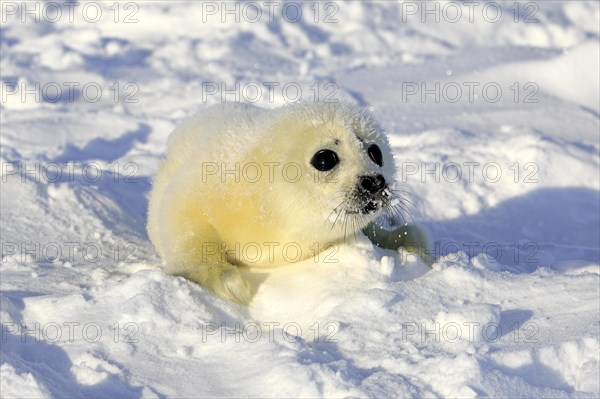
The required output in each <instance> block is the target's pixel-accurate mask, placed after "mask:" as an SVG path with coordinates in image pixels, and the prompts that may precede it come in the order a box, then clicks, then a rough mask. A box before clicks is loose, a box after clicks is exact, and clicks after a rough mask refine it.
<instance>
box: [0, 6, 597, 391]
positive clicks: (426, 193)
mask: <svg viewBox="0 0 600 399" xmlns="http://www.w3.org/2000/svg"><path fill="white" fill-rule="evenodd" d="M24 4H25V3H22V2H2V27H1V29H2V32H1V35H0V46H1V47H0V48H1V51H2V54H1V58H0V69H1V71H2V74H1V80H2V102H1V119H2V125H1V133H2V134H1V144H2V147H1V158H2V159H1V162H2V196H1V201H2V202H1V212H2V215H1V221H2V230H1V241H2V263H1V265H0V271H1V283H0V306H1V307H0V316H1V320H2V341H1V366H0V373H1V383H0V396H2V397H7V398H9V397H207V396H209V397H214V396H250V397H266V396H272V397H285V396H288V397H365V396H370V397H391V396H395V397H475V396H492V397H598V396H599V395H600V383H599V380H600V378H599V375H600V370H599V364H600V343H599V342H600V341H599V335H600V333H599V328H600V294H599V287H600V286H599V273H600V194H599V193H600V176H599V174H600V172H599V163H600V159H599V147H600V143H599V138H600V126H599V117H600V106H599V101H600V100H599V94H598V93H599V92H600V85H599V75H598V71H599V70H600V66H599V48H600V47H599V30H600V5H599V3H598V2H596V1H544V2H541V1H539V2H537V3H536V2H526V1H522V2H520V6H519V7H518V8H516V7H515V5H514V4H515V2H513V1H510V2H502V3H491V6H488V8H487V10H488V12H489V14H488V17H487V18H484V17H483V16H482V15H483V14H482V12H483V9H484V7H485V6H486V5H487V4H490V3H484V2H479V3H477V4H478V5H477V4H475V5H473V4H474V3H473V2H471V3H469V2H465V3H462V2H439V3H437V4H438V6H439V7H440V8H439V12H438V13H437V16H438V18H439V22H436V20H435V18H436V17H435V13H436V11H435V9H434V15H429V16H427V15H424V14H422V12H423V7H425V5H424V3H422V2H407V1H405V2H384V1H373V2H358V1H353V2H343V3H342V2H339V3H327V2H322V3H318V4H316V5H315V3H311V2H305V3H304V4H303V14H302V15H303V18H302V19H300V20H298V21H295V19H296V16H295V15H292V14H293V13H294V11H295V8H294V7H293V6H289V5H288V3H279V2H276V4H275V6H273V7H274V9H273V10H274V12H273V15H274V17H273V20H272V21H270V20H269V18H268V15H267V14H268V10H269V8H268V6H265V5H261V4H263V3H261V2H258V3H256V4H259V6H260V7H261V8H262V12H263V15H262V18H261V19H260V21H259V22H251V21H248V20H249V19H254V18H255V17H256V15H254V14H252V10H249V9H248V8H246V12H248V13H249V14H247V15H242V17H243V16H246V18H245V19H246V20H244V18H240V22H239V23H236V22H235V21H233V18H234V16H231V15H230V16H229V17H228V18H229V19H228V22H227V21H226V22H225V23H223V22H221V18H222V17H223V16H224V14H223V13H222V9H223V8H224V7H226V6H225V3H222V2H204V3H192V2H187V1H186V2H176V1H173V2H171V1H169V2H167V1H152V2H150V1H145V2H129V3H125V2H122V3H117V6H116V7H115V5H114V3H112V2H106V3H92V6H91V7H94V5H95V7H101V9H102V16H101V18H100V20H99V21H98V22H93V18H92V17H93V16H94V15H95V14H94V10H92V9H87V11H86V12H87V13H89V14H86V16H87V17H88V20H86V19H85V18H83V17H82V10H83V8H84V7H85V4H88V3H82V4H80V5H79V6H73V7H75V8H73V10H74V14H73V20H72V21H70V18H69V11H68V5H69V4H70V3H60V2H59V3H53V4H63V5H62V6H61V7H63V9H62V16H60V17H58V20H57V21H56V22H52V21H50V20H55V19H57V17H56V14H55V12H56V10H55V9H52V6H49V4H50V3H47V4H46V3H36V2H27V6H28V7H30V8H29V9H30V10H33V11H32V12H33V14H31V13H30V14H24V13H22V11H23V10H22V9H21V7H23V5H24ZM35 4H37V6H38V7H39V9H37V11H36V8H35V7H36V5H35ZM228 4H229V5H228V7H235V5H234V4H233V3H228ZM242 4H243V3H242ZM428 4H429V7H434V6H435V3H431V2H430V3H428ZM208 6H212V7H213V8H207V7H208ZM110 7H112V8H110ZM214 7H216V9H217V11H216V14H215V15H212V13H213V11H214V10H215V8H214ZM311 7H312V8H311ZM415 7H416V9H417V14H416V15H413V14H412V11H414V10H415ZM444 7H445V8H444ZM448 7H450V8H448ZM469 7H472V10H473V12H472V14H470V13H469ZM499 7H500V8H501V10H502V11H503V16H502V18H500V19H499V20H498V21H493V20H492V17H493V16H494V11H495V10H497V9H498V8H499ZM54 8H56V6H54ZM88 8H89V7H88ZM457 8H459V9H460V10H462V17H461V18H459V20H458V21H456V22H450V21H449V19H453V18H454V17H455V14H450V13H451V12H452V10H456V9H457ZM492 8H493V9H492ZM116 9H118V10H119V15H118V18H116V15H115V12H116ZM315 9H318V10H319V11H320V13H319V15H318V17H317V18H316V19H317V21H316V22H315V14H314V10H315ZM432 9H433V8H432ZM241 10H242V8H241V6H240V13H241ZM444 10H445V11H444ZM516 10H518V13H517V16H518V17H519V18H517V19H518V22H515V19H514V15H515V13H516V12H517V11H516ZM444 12H446V14H442V13H444ZM36 13H37V15H38V16H40V18H39V21H35V20H34V18H35V15H36ZM532 13H533V16H532ZM471 15H472V17H473V18H472V19H471V18H469V17H470V16H471ZM90 16H91V17H90ZM422 18H424V19H425V22H423V21H422V20H421V19H422ZM532 18H533V19H535V20H532ZM126 19H127V20H128V21H129V22H132V21H133V20H135V19H137V22H133V23H125V20H126ZM332 19H336V20H337V22H335V21H333V22H332ZM524 19H528V20H529V22H530V23H525V21H524ZM23 20H24V21H25V22H22V21H23ZM115 20H117V22H115ZM53 82H54V83H53ZM69 82H72V83H69ZM115 82H116V86H115ZM203 82H204V86H203ZM206 82H212V83H214V84H215V85H216V86H215V87H220V86H219V85H221V83H223V84H225V85H226V87H225V88H228V89H231V88H234V84H235V82H239V83H240V85H241V87H243V88H246V89H248V88H249V89H251V88H252V87H254V88H255V87H256V85H252V84H251V82H258V86H259V87H262V88H263V93H262V96H260V97H259V100H258V101H257V104H258V105H261V106H265V107H274V106H279V105H282V104H285V103H286V99H289V98H290V96H293V92H290V93H288V94H289V95H288V94H286V93H283V92H282V90H281V88H282V87H283V86H284V85H286V84H290V83H293V84H295V83H297V84H298V85H300V87H301V88H302V95H303V98H304V99H305V100H307V101H312V100H314V94H315V88H319V90H320V92H319V98H320V99H323V97H325V96H327V95H333V97H332V98H334V99H339V100H350V101H354V102H357V103H358V104H360V105H362V106H365V107H370V108H371V109H372V111H373V112H374V113H375V115H376V116H377V118H378V119H379V120H380V121H381V122H382V124H383V126H384V127H385V129H386V131H387V132H388V134H389V136H390V140H391V143H392V145H393V149H394V151H395V156H396V157H397V161H398V165H399V170H398V180H399V182H400V185H399V188H402V189H404V190H408V191H410V193H412V194H411V195H410V198H411V200H412V202H414V204H415V207H416V209H415V207H412V208H411V209H412V212H411V214H412V216H413V217H414V218H415V219H417V220H418V221H419V222H420V223H422V224H424V225H425V226H427V228H428V229H429V230H430V231H431V234H432V237H433V239H434V240H435V242H436V249H437V255H438V256H440V259H439V261H438V262H437V263H436V264H435V265H434V267H433V269H429V268H428V267H427V266H426V265H424V264H423V263H422V262H421V261H420V260H419V259H416V258H415V257H414V256H412V255H409V254H405V253H403V252H402V251H399V252H392V251H384V250H381V249H378V248H374V247H373V246H372V245H371V244H370V243H369V242H368V241H367V240H366V238H365V237H363V236H360V235H359V236H358V237H357V239H356V240H350V241H349V242H347V243H345V244H344V245H342V246H340V247H339V248H334V249H330V250H329V252H327V251H326V252H325V253H323V254H321V256H320V257H319V259H318V261H315V260H308V261H305V262H302V263H299V264H296V265H294V266H290V267H287V268H282V269H276V270H274V271H273V272H272V273H270V274H255V275H253V277H252V278H253V279H255V280H256V283H260V286H259V287H260V288H259V292H258V294H257V296H256V298H255V300H254V301H253V302H252V303H251V305H250V306H249V307H247V308H242V307H239V306H237V305H234V304H231V303H228V302H226V301H224V300H221V299H219V298H215V297H214V296H212V295H211V294H210V293H208V292H207V291H206V290H204V289H203V288H202V287H199V286H197V285H195V284H193V283H190V282H188V281H185V280H183V279H182V278H176V277H172V276H168V275H165V274H164V273H163V272H162V271H161V270H160V269H159V268H158V267H157V265H158V264H159V259H157V257H156V255H155V254H154V251H153V249H152V247H151V245H150V243H149V242H148V239H147V237H146V233H145V213H146V207H147V195H148V190H149V187H150V181H151V177H152V176H153V174H154V173H155V171H156V168H157V165H158V163H159V161H160V159H161V157H163V156H164V151H165V142H166V139H167V137H168V135H169V133H170V132H171V131H172V129H173V128H174V126H176V125H177V124H178V123H180V122H181V121H182V120H183V119H184V118H185V117H187V116H189V115H192V114H193V113H194V112H195V111H196V110H197V109H198V108H199V107H202V106H206V105H207V104H214V103H216V102H219V101H221V96H220V95H219V94H216V95H208V94H207V91H206V89H207V88H209V86H207V85H206ZM265 82H276V83H278V84H279V86H276V88H275V89H274V90H273V91H274V96H273V98H272V99H270V98H269V96H268V95H267V94H266V92H267V86H265ZM36 83H39V88H38V90H39V91H40V92H41V93H39V94H38V95H37V97H36V94H35V92H36V86H35V85H36ZM74 83H79V86H72V87H75V89H74V90H73V91H72V93H70V94H73V97H72V98H70V97H69V96H68V94H69V90H68V87H69V86H68V85H67V84H74ZM127 83H132V85H129V86H126V85H127ZM327 83H335V85H334V86H331V85H330V86H326V84H327ZM436 83H438V84H439V85H440V86H439V87H440V90H439V91H438V93H440V95H441V98H440V99H439V101H436V100H435V98H434V97H435V96H434V94H430V95H426V96H425V98H424V101H422V99H421V94H422V93H421V92H417V93H416V94H410V93H414V92H411V91H410V90H413V89H415V87H416V88H417V89H419V88H420V87H421V85H422V84H425V85H426V86H425V88H427V89H430V90H431V89H432V88H433V89H434V91H435V84H436ZM491 83H493V85H492V88H491V89H490V91H489V92H486V93H484V92H483V91H482V87H483V86H485V85H486V84H491ZM315 84H316V86H315ZM474 84H478V86H471V87H473V88H474V92H473V94H474V96H473V97H472V98H470V96H469V91H468V87H469V86H468V85H474ZM515 84H516V86H515ZM86 85H88V86H87V89H88V91H87V92H86V91H84V87H86ZM90 85H91V86H90ZM96 85H99V86H100V87H101V88H102V95H101V96H100V98H99V99H98V101H96V102H93V101H92V100H95V97H96V92H95V91H94V88H95V87H97V86H96ZM457 86H458V87H460V88H462V89H463V91H462V96H460V98H457V97H456V95H455V92H452V90H455V89H456V87H457ZM498 86H499V87H500V88H501V89H502V95H501V96H499V98H498V99H497V100H498V101H495V102H492V101H491V100H492V99H493V100H496V98H495V97H494V96H495V94H494V92H493V89H494V87H498ZM15 87H16V88H17V89H21V88H24V89H27V90H30V92H29V94H26V95H22V94H23V93H22V91H18V90H17V89H16V88H15ZM57 87H60V88H62V90H63V91H62V96H61V98H60V99H58V96H57V92H56V88H57ZM111 87H112V89H111ZM211 87H212V86H211ZM511 87H512V89H511ZM116 88H119V92H118V93H116ZM336 88H337V91H335V89H336ZM136 89H137V90H136ZM517 89H518V90H519V91H518V93H517V91H516V90H517ZM15 90H17V91H15ZM53 90H54V91H53ZM443 90H446V91H443ZM219 93H220V91H219ZM249 93H251V91H248V92H246V93H245V94H246V97H245V98H244V97H242V98H239V99H240V100H242V101H243V100H244V99H248V98H249V96H250V94H249ZM517 94H518V96H517V97H515V96H516V95H517ZM115 95H116V97H115ZM286 96H287V97H286ZM486 96H487V97H486ZM234 97H235V96H234V95H233V94H230V95H229V96H227V98H226V99H227V100H228V101H232V100H235V98H234ZM115 98H116V101H115ZM132 99H133V100H137V101H136V102H131V101H129V100H132ZM526 100H528V101H526ZM529 100H535V101H534V102H532V101H529ZM69 162H71V163H70V164H69ZM436 163H439V168H438V171H440V178H439V179H437V180H439V181H436V176H435V175H434V174H431V173H430V174H427V170H432V168H433V167H434V166H435V164H436ZM453 163H455V164H453ZM516 163H518V164H516ZM68 165H71V166H68ZM452 165H454V166H452ZM456 165H458V166H460V167H461V170H462V176H461V177H459V178H458V179H455V178H454V177H455V172H456ZM444 166H446V169H443V167H444ZM452 168H454V169H452ZM469 168H472V173H469V170H470V169H469ZM484 168H486V169H485V174H482V173H483V172H484ZM57 170H59V171H61V172H62V173H61V174H60V176H58V177H56V176H57V175H56V173H57ZM99 170H101V171H102V174H101V176H99V177H98V178H97V179H96V178H95V174H94V173H95V172H98V171H99ZM498 170H499V171H500V172H501V173H502V175H501V176H500V177H498V178H497V177H496V172H497V171H498ZM27 171H29V172H27ZM44 173H45V174H44ZM86 173H88V174H87V175H86ZM417 209H418V210H417ZM36 245H37V246H36ZM96 251H100V254H99V256H96V255H97V254H96ZM332 260H334V261H335V262H334V261H332ZM259 328H260V330H259ZM259 331H260V334H259V333H258V332H259Z"/></svg>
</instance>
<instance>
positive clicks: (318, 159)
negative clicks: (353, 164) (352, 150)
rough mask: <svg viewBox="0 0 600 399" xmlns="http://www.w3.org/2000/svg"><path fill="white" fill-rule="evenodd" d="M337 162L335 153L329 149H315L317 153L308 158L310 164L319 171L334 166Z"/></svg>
mask: <svg viewBox="0 0 600 399" xmlns="http://www.w3.org/2000/svg"><path fill="white" fill-rule="evenodd" d="M339 162H340V160H339V158H338V156H337V154H336V153H335V152H333V151H331V150H320V151H317V153H316V154H315V155H313V157H312V159H311V160H310V164H311V165H312V166H314V167H315V169H317V170H320V171H321V172H325V171H327V170H331V169H333V168H335V165H337V164H338V163H339Z"/></svg>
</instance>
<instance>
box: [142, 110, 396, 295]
mask: <svg viewBox="0 0 600 399" xmlns="http://www.w3.org/2000/svg"><path fill="white" fill-rule="evenodd" d="M394 175H395V166H394V159H393V156H392V151H391V149H390V145H389V143H388V140H387V138H386V136H385V135H384V133H383V131H382V129H381V127H380V125H379V124H378V123H377V121H376V120H375V119H374V118H373V116H372V115H371V114H370V113H369V112H367V111H365V110H363V109H360V108H358V107H356V106H354V105H351V104H346V103H342V104H338V103H336V104H324V103H317V104H294V105H288V106H284V107H281V108H277V109H274V110H266V109H262V108H258V107H255V106H250V105H241V104H221V105H217V106H213V107H209V108H206V109H204V110H202V111H200V112H199V113H198V114H197V115H195V116H194V117H192V118H190V119H189V120H187V121H185V122H184V123H183V124H182V125H181V126H179V127H178V128H176V129H175V131H174V132H173V133H172V134H171V136H170V137H169V141H168V149H167V157H166V160H165V161H164V162H163V163H162V164H161V166H160V168H159V171H158V173H157V175H156V177H155V178H154V182H153V187H152V191H151V193H150V204H149V211H148V233H149V237H150V239H151V241H152V243H153V244H154V246H155V248H156V250H157V251H158V253H159V255H160V256H161V258H162V260H163V262H164V267H165V268H166V270H167V271H168V272H170V273H172V274H175V275H180V276H184V277H186V278H188V279H190V280H192V281H194V282H197V283H199V284H200V285H202V286H204V287H207V288H209V289H210V290H212V291H213V292H214V293H216V294H217V295H219V296H222V297H224V298H227V299H230V300H233V301H236V302H238V303H248V302H249V301H250V299H251V297H252V290H251V287H250V285H249V284H248V283H247V282H245V281H244V279H243V278H242V275H241V274H240V271H239V269H238V267H239V266H251V267H274V266H281V265H284V264H286V263H293V262H297V261H299V260H302V259H305V258H308V257H311V256H314V255H315V251H318V250H323V249H324V248H326V247H327V246H329V245H332V244H335V243H338V242H340V241H343V240H344V239H345V237H347V236H349V235H352V234H355V233H356V232H357V231H359V230H361V229H363V228H365V227H366V226H367V225H368V224H369V223H370V222H372V221H373V220H374V219H375V218H376V217H378V216H380V215H381V214H382V213H384V212H388V213H389V212H393V211H394V210H396V209H397V206H396V204H395V202H394V201H397V196H396V195H395V194H394V191H393V190H392V189H391V188H390V186H391V184H392V183H393V182H394Z"/></svg>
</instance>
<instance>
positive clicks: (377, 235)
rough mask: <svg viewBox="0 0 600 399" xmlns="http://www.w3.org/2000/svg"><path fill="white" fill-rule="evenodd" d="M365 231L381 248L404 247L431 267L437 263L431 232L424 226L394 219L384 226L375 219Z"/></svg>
mask: <svg viewBox="0 0 600 399" xmlns="http://www.w3.org/2000/svg"><path fill="white" fill-rule="evenodd" d="M363 233H364V234H365V235H366V236H367V237H369V240H371V242H372V243H373V244H375V245H377V246H378V247H380V248H384V249H391V250H394V251H395V250H397V249H398V248H400V247H403V248H405V249H406V250H407V251H408V252H411V253H414V254H416V255H418V256H419V257H420V258H421V259H423V261H424V262H425V263H427V265H428V266H429V267H431V265H433V264H434V263H435V258H434V257H433V256H431V253H432V252H431V244H430V240H429V234H428V233H427V230H426V229H425V228H424V227H423V226H418V225H416V224H408V223H405V224H403V225H399V224H397V223H396V221H395V220H394V221H393V223H390V226H389V227H383V226H381V225H380V224H379V223H378V222H377V220H375V221H373V222H371V223H369V224H368V225H367V227H365V228H364V229H363Z"/></svg>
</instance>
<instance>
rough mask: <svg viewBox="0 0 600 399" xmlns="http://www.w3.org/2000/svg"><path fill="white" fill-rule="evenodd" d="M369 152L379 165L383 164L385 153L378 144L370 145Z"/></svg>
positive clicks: (370, 156)
mask: <svg viewBox="0 0 600 399" xmlns="http://www.w3.org/2000/svg"><path fill="white" fill-rule="evenodd" d="M367 153H368V154H369V158H371V160H372V161H373V162H375V163H376V164H377V165H379V166H383V154H382V153H381V150H380V149H379V146H378V145H377V144H373V145H371V146H369V148H368V149H367Z"/></svg>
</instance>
